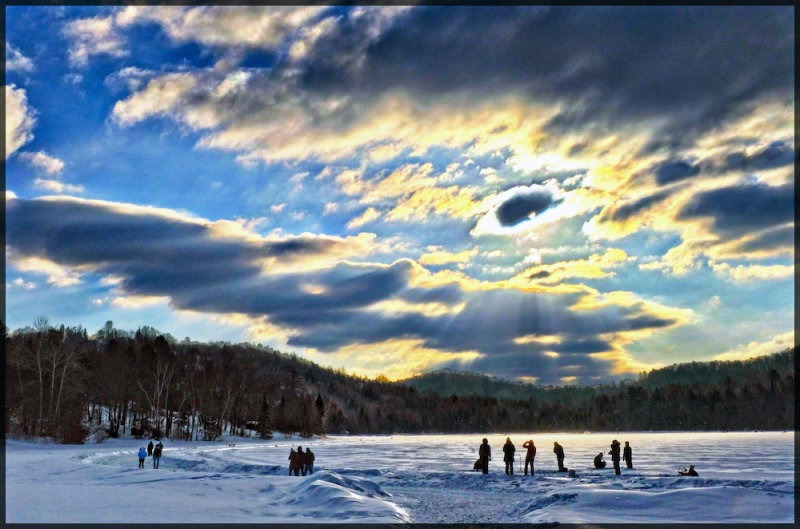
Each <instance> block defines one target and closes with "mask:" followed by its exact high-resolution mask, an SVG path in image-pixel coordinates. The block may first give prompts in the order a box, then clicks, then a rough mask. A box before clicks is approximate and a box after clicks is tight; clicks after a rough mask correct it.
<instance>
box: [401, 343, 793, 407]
mask: <svg viewBox="0 0 800 529" xmlns="http://www.w3.org/2000/svg"><path fill="white" fill-rule="evenodd" d="M794 355H795V349H794V348H793V349H787V350H786V351H783V352H780V353H775V354H771V355H766V356H760V357H757V358H752V359H748V360H733V361H709V362H687V363H682V364H674V365H671V366H667V367H663V368H659V369H654V370H652V371H649V372H646V373H642V374H640V375H639V376H638V377H634V378H631V379H628V380H624V381H622V382H620V383H618V384H602V385H596V386H541V385H535V384H528V383H524V382H514V381H510V380H504V379H501V378H497V377H491V376H487V375H483V374H479V373H470V372H466V371H456V370H451V369H441V370H438V371H431V372H429V373H423V374H421V375H417V376H414V377H411V378H407V379H404V380H399V381H397V383H398V384H405V385H407V386H412V387H414V388H415V389H416V390H417V391H419V392H421V393H434V394H437V395H442V396H450V395H457V396H459V397H463V396H482V397H492V398H496V399H500V400H519V399H530V398H533V399H535V400H537V401H540V402H554V401H561V402H567V401H574V400H575V399H576V398H577V399H580V398H582V397H588V396H592V395H595V394H603V393H608V392H614V391H618V390H619V389H620V387H623V388H624V387H628V386H631V385H637V386H641V387H643V388H645V389H648V390H653V389H656V388H665V387H667V386H669V385H670V384H677V385H684V386H692V385H695V384H708V385H723V384H725V382H726V380H728V379H729V380H730V381H731V382H733V381H741V380H749V381H755V380H759V381H761V382H762V383H763V384H764V385H765V386H769V380H770V372H771V371H773V370H774V374H773V375H772V377H773V378H774V377H775V376H778V377H782V376H784V375H787V374H792V375H793V374H794Z"/></svg>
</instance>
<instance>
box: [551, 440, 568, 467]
mask: <svg viewBox="0 0 800 529" xmlns="http://www.w3.org/2000/svg"><path fill="white" fill-rule="evenodd" d="M553 453H554V454H555V455H556V460H557V461H558V471H559V472H566V471H567V469H566V468H564V449H563V448H561V445H560V444H558V442H554V443H553Z"/></svg>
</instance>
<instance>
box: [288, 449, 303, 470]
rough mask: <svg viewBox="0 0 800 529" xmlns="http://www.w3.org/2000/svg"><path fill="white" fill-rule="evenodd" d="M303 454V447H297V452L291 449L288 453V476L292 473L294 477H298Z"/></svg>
mask: <svg viewBox="0 0 800 529" xmlns="http://www.w3.org/2000/svg"><path fill="white" fill-rule="evenodd" d="M304 457H305V454H304V453H303V447H302V446H298V447H297V451H295V450H294V448H292V450H291V451H290V452H289V475H290V476H291V475H292V472H294V475H295V476H299V475H300V469H301V468H302V467H303V458H304Z"/></svg>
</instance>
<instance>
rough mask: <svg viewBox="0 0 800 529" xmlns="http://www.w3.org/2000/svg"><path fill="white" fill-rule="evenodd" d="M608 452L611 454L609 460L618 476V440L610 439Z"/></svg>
mask: <svg viewBox="0 0 800 529" xmlns="http://www.w3.org/2000/svg"><path fill="white" fill-rule="evenodd" d="M608 453H609V454H611V462H612V463H614V474H616V475H617V476H619V475H620V474H621V472H620V469H619V441H617V440H616V439H614V440H613V441H611V451H610V452H608Z"/></svg>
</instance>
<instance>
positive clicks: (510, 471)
mask: <svg viewBox="0 0 800 529" xmlns="http://www.w3.org/2000/svg"><path fill="white" fill-rule="evenodd" d="M516 451H517V448H516V447H515V446H514V443H512V442H511V438H510V437H506V444H504V445H503V461H505V463H506V475H510V476H513V475H514V452H516Z"/></svg>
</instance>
